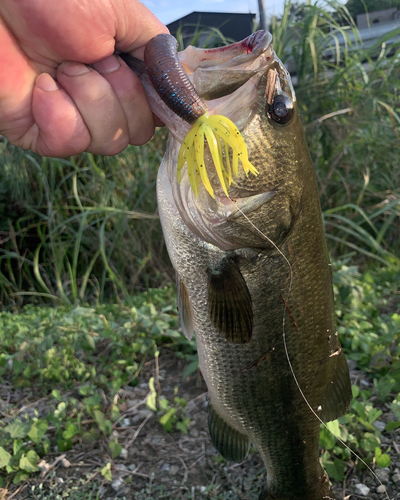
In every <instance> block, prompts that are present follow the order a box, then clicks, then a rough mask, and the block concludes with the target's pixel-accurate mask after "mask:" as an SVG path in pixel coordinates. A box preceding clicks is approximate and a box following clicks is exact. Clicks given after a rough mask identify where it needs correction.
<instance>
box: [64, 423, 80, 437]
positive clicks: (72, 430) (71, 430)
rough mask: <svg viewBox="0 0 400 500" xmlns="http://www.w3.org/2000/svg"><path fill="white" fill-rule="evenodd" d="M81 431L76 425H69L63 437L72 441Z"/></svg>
mask: <svg viewBox="0 0 400 500" xmlns="http://www.w3.org/2000/svg"><path fill="white" fill-rule="evenodd" d="M78 432H79V430H78V427H77V426H76V425H75V424H72V423H69V424H68V425H67V427H66V428H65V431H64V432H63V433H62V437H63V438H64V439H72V438H73V437H74V436H76V434H78Z"/></svg>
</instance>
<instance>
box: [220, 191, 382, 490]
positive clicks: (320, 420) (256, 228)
mask: <svg viewBox="0 0 400 500" xmlns="http://www.w3.org/2000/svg"><path fill="white" fill-rule="evenodd" d="M228 199H229V201H230V202H231V203H232V205H233V206H234V207H235V208H236V209H237V210H238V211H239V212H240V213H241V214H242V215H243V217H244V218H245V219H246V220H247V222H248V223H249V224H250V225H251V226H252V227H253V228H254V229H255V230H256V231H258V232H259V233H260V234H261V235H262V236H263V237H264V238H265V239H266V240H267V241H268V242H269V243H271V245H272V246H273V247H274V248H275V249H276V250H277V252H278V253H279V254H280V255H281V256H282V257H283V259H284V260H285V261H286V264H287V265H288V267H289V271H290V282H289V289H288V295H287V299H286V303H289V297H290V293H291V291H292V285H293V268H292V265H291V264H290V262H289V260H288V258H287V257H286V255H285V254H284V253H283V252H282V250H281V249H280V248H279V247H278V246H277V245H276V243H274V242H273V241H272V240H271V239H270V238H268V236H267V235H266V234H264V233H263V232H262V231H261V230H260V229H258V227H257V226H256V225H255V224H254V223H253V222H252V221H251V220H250V219H249V218H248V217H247V215H246V214H245V213H244V212H243V210H241V208H240V207H239V206H237V205H236V204H235V202H234V201H233V200H232V199H231V198H228ZM285 321H286V304H285V306H284V308H283V319H282V338H283V345H284V349H285V354H286V359H287V362H288V364H289V368H290V371H291V373H292V376H293V379H294V381H295V383H296V385H297V388H298V390H299V392H300V394H301V397H302V398H303V399H304V401H305V403H306V405H307V406H308V408H309V409H310V411H311V413H312V414H313V415H314V417H315V418H316V419H317V420H318V421H319V422H320V423H321V424H322V425H323V426H324V427H325V429H327V430H328V431H329V432H330V433H331V434H332V436H334V437H335V438H336V439H337V440H338V441H339V443H340V444H342V445H343V446H344V447H345V448H346V449H348V450H349V451H350V453H352V454H353V455H354V456H355V457H356V458H357V459H358V460H360V462H361V463H362V464H364V465H365V467H366V468H367V469H368V470H369V472H370V473H371V474H372V476H373V477H375V479H376V480H377V481H378V482H379V484H380V485H381V486H384V484H383V483H382V481H381V480H380V479H379V477H378V476H377V475H376V474H375V472H374V471H373V470H372V469H371V467H370V466H369V465H368V464H367V463H366V462H365V461H364V460H363V459H362V458H361V457H360V456H358V455H357V453H356V452H355V451H353V450H352V449H351V448H350V447H349V446H348V445H347V444H346V443H345V442H344V441H343V440H342V439H341V438H340V437H339V436H337V435H336V434H335V433H334V432H332V431H331V429H329V427H328V426H327V425H326V423H325V422H324V421H323V420H322V419H321V417H320V416H319V415H318V414H317V413H316V412H315V411H314V409H313V407H312V406H311V405H310V403H309V402H308V400H307V398H306V396H305V394H304V392H303V390H302V388H301V387H300V384H299V381H298V380H297V377H296V375H295V373H294V369H293V366H292V362H291V361H290V356H289V351H288V348H287V343H286V332H285ZM385 495H386V498H387V500H390V497H389V494H388V492H387V489H386V487H385Z"/></svg>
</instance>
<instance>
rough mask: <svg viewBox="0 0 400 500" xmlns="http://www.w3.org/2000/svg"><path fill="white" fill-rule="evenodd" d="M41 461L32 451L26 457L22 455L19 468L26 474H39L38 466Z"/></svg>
mask: <svg viewBox="0 0 400 500" xmlns="http://www.w3.org/2000/svg"><path fill="white" fill-rule="evenodd" d="M39 459H40V457H39V455H38V454H37V453H36V452H35V451H33V450H30V451H28V453H27V454H26V455H25V454H23V455H22V457H21V459H20V461H19V468H20V469H22V470H24V471H26V472H37V471H38V470H39V467H38V466H37V463H38V462H39Z"/></svg>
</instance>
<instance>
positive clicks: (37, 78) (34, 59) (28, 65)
mask: <svg viewBox="0 0 400 500" xmlns="http://www.w3.org/2000/svg"><path fill="white" fill-rule="evenodd" d="M158 33H168V30H167V28H166V27H165V26H164V25H163V24H162V23H161V22H160V21H159V20H158V19H157V18H156V17H155V16H154V15H153V14H152V13H151V12H150V11H149V10H148V9H147V8H146V7H144V5H142V4H141V3H140V2H139V1H138V0H57V1H56V2H49V1H48V0H1V2H0V47H1V50H0V134H2V135H4V136H5V137H7V139H9V141H10V142H11V143H13V144H15V145H17V146H19V147H21V148H25V149H32V150H33V151H36V152H38V153H40V154H41V155H43V156H61V157H62V156H69V155H73V154H77V153H80V152H82V151H89V152H92V153H98V154H105V155H113V154H117V153H119V152H120V151H122V150H123V149H124V148H125V147H126V146H127V145H128V144H129V143H130V144H136V145H140V144H144V143H145V142H147V141H148V140H149V139H150V138H151V137H152V135H153V133H154V127H155V118H154V116H153V114H152V112H151V110H150V107H149V105H148V102H147V100H146V96H145V93H144V90H143V87H142V85H141V83H140V81H139V79H138V78H137V77H136V75H135V74H134V73H133V72H132V71H131V70H130V69H129V68H128V67H127V66H126V64H125V63H124V62H123V61H122V59H121V58H119V57H117V56H115V55H113V53H114V50H115V49H118V50H120V51H123V52H130V53H132V54H133V55H134V56H135V57H138V58H140V59H143V52H144V47H145V45H146V43H147V42H148V41H149V40H150V39H151V38H152V37H153V36H155V35H157V34H158ZM88 64H90V65H91V66H90V67H89V66H87V65H88Z"/></svg>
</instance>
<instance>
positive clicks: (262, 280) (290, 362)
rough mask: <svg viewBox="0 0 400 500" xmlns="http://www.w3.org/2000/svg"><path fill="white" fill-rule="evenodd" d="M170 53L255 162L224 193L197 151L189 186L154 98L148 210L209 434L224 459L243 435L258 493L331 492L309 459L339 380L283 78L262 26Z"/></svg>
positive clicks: (319, 232)
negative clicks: (155, 157) (236, 38)
mask: <svg viewBox="0 0 400 500" xmlns="http://www.w3.org/2000/svg"><path fill="white" fill-rule="evenodd" d="M180 60H181V63H182V64H183V67H184V68H185V70H186V72H187V73H188V75H189V78H190V80H191V81H192V83H193V85H194V87H195V88H196V91H197V92H198V94H199V95H200V96H201V97H205V99H206V102H207V105H208V109H209V111H210V112H211V113H217V112H218V113H220V114H224V115H226V116H228V117H229V118H231V119H232V120H233V121H234V122H235V123H236V125H237V126H238V128H239V129H240V131H241V133H242V135H243V137H244V139H245V142H246V144H247V149H248V156H249V159H250V161H251V162H252V164H253V165H254V166H255V168H256V169H257V170H258V175H257V176H254V175H251V174H249V175H245V173H244V172H241V173H239V174H238V177H237V178H236V179H235V180H234V182H233V183H232V184H231V185H230V186H229V196H228V197H227V196H226V195H225V194H224V192H223V190H222V189H221V186H220V185H219V183H218V178H217V176H216V175H215V173H214V172H213V166H212V158H211V156H210V153H209V151H208V150H207V148H206V150H205V162H206V167H207V171H208V174H209V177H210V181H211V183H212V185H213V189H214V192H215V197H214V198H213V197H211V196H210V194H209V193H208V192H207V191H206V190H205V189H204V186H200V187H199V192H198V196H195V194H194V193H193V190H192V189H191V188H190V183H189V180H188V178H187V177H188V176H187V172H185V169H183V171H182V180H181V182H180V183H178V182H177V180H176V168H177V167H176V165H177V158H178V153H179V148H180V145H181V143H182V138H183V136H184V135H185V133H186V131H187V127H186V125H185V124H184V123H183V124H182V126H181V127H180V126H178V125H177V123H176V121H177V120H176V118H175V117H174V115H173V114H171V113H170V112H169V111H168V110H167V109H166V108H165V109H164V107H162V106H161V107H162V110H160V108H159V107H157V108H154V111H156V112H157V114H158V115H159V116H160V117H161V119H163V120H164V121H165V123H166V124H167V126H168V127H169V128H170V129H171V130H172V132H173V133H171V134H170V138H169V142H168V147H167V151H166V154H165V156H164V159H163V162H162V164H161V167H160V170H159V174H158V182H157V196H158V206H159V212H160V218H161V223H162V228H163V232H164V236H165V240H166V245H167V248H168V252H169V255H170V258H171V262H172V265H173V267H174V269H175V270H176V274H177V286H178V306H179V313H180V317H181V323H182V328H183V330H184V332H185V334H186V335H187V336H188V337H190V336H191V335H192V333H193V332H195V335H196V342H197V347H198V354H199V362H200V368H201V372H202V374H203V377H204V379H205V382H206V384H207V388H208V398H209V399H208V401H209V404H208V416H209V419H208V420H209V429H210V434H211V439H212V441H213V443H214V445H215V447H216V448H217V449H218V451H219V452H220V453H221V454H222V455H223V456H224V457H225V458H226V459H228V460H234V461H242V460H244V458H245V457H246V455H247V452H248V449H249V445H250V443H251V442H252V443H254V444H255V445H256V447H257V448H258V450H259V452H260V454H261V457H262V459H263V461H264V464H265V467H266V470H267V481H266V488H265V490H264V491H263V493H262V494H261V496H260V499H271V500H272V499H275V500H323V499H333V498H334V496H333V494H332V491H331V488H330V486H329V480H328V477H327V476H326V474H325V472H324V470H323V468H322V467H321V465H320V462H319V431H320V421H319V420H318V419H317V417H316V415H318V417H319V418H321V419H322V420H323V421H329V420H333V419H335V418H338V417H339V416H340V415H342V414H343V413H344V412H345V411H346V409H347V407H348V404H349V401H350V398H351V390H350V380H349V374H348V368H347V364H346V360H345V357H344V354H343V352H342V350H341V346H340V343H339V340H338V335H337V331H336V327H335V313H334V301H333V292H332V273H331V268H330V264H329V257H328V252H327V246H326V242H325V237H324V230H323V223H322V217H321V209H320V204H319V197H318V190H317V182H316V177H315V173H314V170H313V165H312V162H311V159H310V155H309V152H308V148H307V144H306V140H305V137H304V134H303V129H302V125H301V122H300V118H299V115H298V109H297V103H296V97H295V94H294V90H293V87H292V84H291V80H290V76H289V74H288V72H287V71H286V69H285V68H284V66H283V64H282V63H281V62H280V61H279V59H278V58H277V57H276V55H275V53H274V52H273V49H272V44H271V36H270V35H269V33H266V32H257V33H256V34H254V35H252V36H251V37H249V38H248V39H246V40H244V41H243V42H239V43H238V44H234V45H232V46H229V47H224V48H220V49H211V50H201V49H194V48H188V49H186V50H185V51H184V52H183V53H181V54H180ZM282 103H283V105H282ZM285 113H286V114H285ZM178 121H179V120H178ZM182 129H183V130H182Z"/></svg>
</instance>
